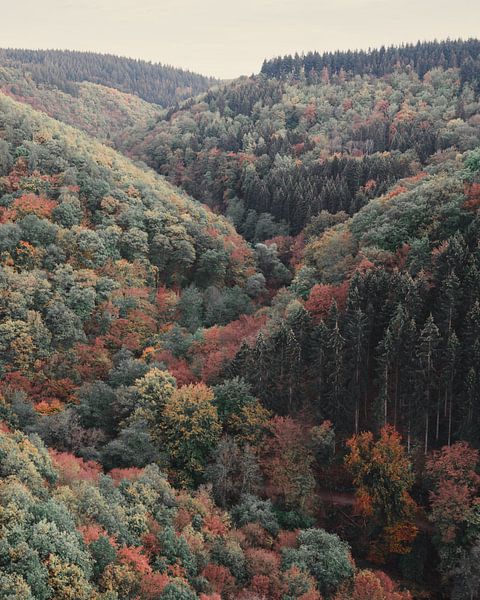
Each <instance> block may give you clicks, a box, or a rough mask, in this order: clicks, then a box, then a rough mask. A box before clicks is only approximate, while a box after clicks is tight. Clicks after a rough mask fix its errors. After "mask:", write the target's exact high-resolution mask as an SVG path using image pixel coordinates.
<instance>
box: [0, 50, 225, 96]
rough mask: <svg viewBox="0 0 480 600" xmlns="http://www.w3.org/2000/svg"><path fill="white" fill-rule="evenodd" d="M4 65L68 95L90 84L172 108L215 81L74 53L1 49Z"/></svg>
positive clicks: (164, 67)
mask: <svg viewBox="0 0 480 600" xmlns="http://www.w3.org/2000/svg"><path fill="white" fill-rule="evenodd" d="M0 65H1V66H4V67H12V68H16V69H21V70H22V71H23V72H24V73H25V74H28V76H29V77H31V78H32V79H33V80H34V81H35V82H36V83H37V84H44V85H47V86H49V87H55V88H58V89H60V90H62V91H64V92H66V93H68V94H71V95H75V94H78V92H79V86H78V83H82V82H84V81H88V82H90V83H98V84H101V85H104V86H106V87H111V88H114V89H117V90H119V91H121V92H125V93H128V94H133V95H136V96H138V97H139V98H142V99H143V100H145V101H147V102H151V103H154V104H160V105H163V106H170V105H172V104H175V102H177V101H179V100H182V99H184V98H189V97H190V96H195V95H197V94H199V93H201V92H203V91H205V90H207V89H208V88H209V87H210V86H211V85H212V84H213V83H214V82H215V80H214V79H213V78H210V77H204V76H203V75H197V74H196V73H191V72H190V71H184V70H182V69H176V68H174V67H170V66H167V65H161V64H159V63H150V62H145V61H142V60H134V59H131V58H123V57H120V56H114V55H111V54H95V53H94V52H75V51H72V50H24V49H15V48H4V49H0Z"/></svg>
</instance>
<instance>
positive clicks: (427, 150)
mask: <svg viewBox="0 0 480 600" xmlns="http://www.w3.org/2000/svg"><path fill="white" fill-rule="evenodd" d="M479 48H480V42H478V41H477V40H469V41H466V42H445V43H437V42H432V43H425V44H419V45H415V46H404V47H401V48H389V49H379V50H374V51H371V52H343V53H342V52H336V53H331V54H326V55H319V54H312V55H306V56H303V57H302V56H296V57H294V58H292V57H290V58H289V57H286V58H284V59H276V60H274V61H270V62H268V63H266V64H265V65H264V67H263V69H262V74H260V75H257V76H254V77H249V78H242V79H238V80H236V81H233V82H231V83H228V84H226V85H222V86H217V87H215V88H212V89H210V90H209V91H208V92H207V93H205V94H204V95H202V96H201V97H199V98H197V99H195V100H190V101H186V102H184V103H183V104H181V105H180V107H179V108H176V109H171V110H170V111H168V112H167V111H165V112H164V113H162V114H161V115H160V116H158V117H156V123H155V124H150V123H149V124H147V125H146V126H142V125H140V127H139V128H134V130H133V131H132V130H130V131H128V132H126V133H125V134H122V147H123V148H124V149H125V150H126V151H128V152H129V153H131V155H132V156H134V157H136V158H141V159H142V160H144V161H145V162H147V163H148V164H150V165H151V166H152V167H153V168H155V169H156V170H157V171H159V172H160V173H162V174H164V175H166V176H167V177H168V178H169V180H170V181H172V182H173V183H175V184H176V185H180V186H182V187H183V188H184V189H185V190H186V191H187V192H188V193H189V194H190V195H192V196H194V197H195V198H197V199H199V200H201V201H203V202H205V203H206V204H208V205H209V206H210V207H212V208H213V209H214V210H216V211H219V212H224V213H225V214H228V215H229V216H230V218H231V219H232V221H233V222H234V223H235V225H236V227H237V229H238V231H239V232H240V233H242V235H244V236H245V237H246V238H247V239H248V240H253V241H262V240H264V239H268V238H269V237H275V236H278V235H282V234H285V233H287V234H290V235H296V234H298V233H300V232H301V231H302V230H303V228H304V227H305V226H306V225H307V224H308V223H309V221H310V220H311V219H312V217H315V216H316V215H317V214H318V213H319V212H320V211H322V210H328V211H329V212H331V213H339V212H346V213H348V214H350V215H352V214H354V213H355V212H357V211H358V210H359V209H360V208H361V207H362V206H364V205H365V204H366V203H368V202H369V201H370V200H371V199H372V198H373V197H376V196H380V195H382V194H383V193H384V192H386V190H387V189H388V187H389V186H390V185H391V184H392V183H393V182H394V181H395V180H397V179H401V178H402V177H406V176H408V175H414V174H415V173H416V172H418V170H419V169H421V168H422V167H423V166H424V165H426V164H428V162H429V161H430V160H431V157H432V156H434V155H435V154H436V153H437V152H441V151H444V150H447V149H449V148H455V149H456V150H458V151H460V152H464V151H466V150H471V149H473V148H475V147H476V146H477V145H478V140H479V134H480V104H479V97H478V96H479V91H480V90H479V84H478V82H479V74H480V66H479V65H480V63H479V60H478V52H479Z"/></svg>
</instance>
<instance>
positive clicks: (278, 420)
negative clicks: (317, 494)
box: [261, 417, 315, 512]
mask: <svg viewBox="0 0 480 600" xmlns="http://www.w3.org/2000/svg"><path fill="white" fill-rule="evenodd" d="M268 429H269V434H270V435H269V436H268V437H267V439H266V440H265V443H264V446H263V449H262V463H261V464H262V468H263V471H264V473H265V475H266V477H267V486H268V488H269V489H270V494H272V495H273V496H277V497H278V498H279V499H281V500H282V501H283V502H284V504H285V506H286V507H287V508H291V509H299V510H300V511H301V512H302V511H308V510H309V509H310V508H311V504H312V500H313V491H314V489H315V478H314V476H313V471H312V465H313V462H314V457H313V454H312V452H311V449H310V447H309V443H308V442H309V440H308V437H307V435H306V431H305V430H304V428H303V427H302V426H301V425H300V423H298V422H296V421H294V420H293V419H292V418H291V417H274V418H273V419H272V420H271V421H270V424H269V428H268Z"/></svg>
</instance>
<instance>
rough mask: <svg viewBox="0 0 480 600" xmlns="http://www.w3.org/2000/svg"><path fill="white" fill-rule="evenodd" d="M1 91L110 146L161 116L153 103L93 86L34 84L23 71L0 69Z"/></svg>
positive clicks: (110, 89)
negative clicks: (65, 88)
mask: <svg viewBox="0 0 480 600" xmlns="http://www.w3.org/2000/svg"><path fill="white" fill-rule="evenodd" d="M0 91H1V92H2V93H3V94H6V95H8V96H10V97H12V98H14V99H15V100H17V101H19V102H23V103H24V104H28V105H30V106H32V107H33V108H35V109H36V110H39V111H41V112H44V113H46V114H47V115H49V116H50V117H53V118H54V119H57V120H59V121H62V122H63V123H66V124H68V125H72V126H73V127H76V128H78V129H80V130H82V131H85V132H86V133H88V134H89V135H91V136H93V137H95V138H97V139H99V140H100V141H102V142H103V143H107V144H108V145H112V146H115V143H116V139H117V137H118V136H119V135H123V134H124V132H125V130H126V129H128V128H130V127H134V126H136V127H145V126H146V125H147V124H148V123H149V121H150V120H151V119H153V118H154V117H155V116H156V115H158V114H159V113H160V108H159V107H158V106H156V105H155V104H151V103H149V102H145V101H143V100H141V99H140V98H138V97H137V96H134V95H132V94H125V93H123V92H120V91H118V90H116V89H114V88H108V87H105V86H102V85H99V84H95V83H85V82H83V83H79V84H77V86H76V90H75V93H74V94H72V93H68V91H63V90H61V89H59V88H58V87H56V86H54V85H48V84H45V83H38V82H36V81H35V80H34V79H33V78H32V76H31V75H30V74H29V73H28V72H25V70H24V69H23V68H12V67H0Z"/></svg>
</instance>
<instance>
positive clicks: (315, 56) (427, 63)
mask: <svg viewBox="0 0 480 600" xmlns="http://www.w3.org/2000/svg"><path fill="white" fill-rule="evenodd" d="M479 57H480V40H477V39H469V40H466V41H463V40H446V41H442V42H438V41H433V42H417V43H416V44H403V45H402V46H389V47H388V48H386V47H385V46H381V47H380V48H375V49H372V50H347V51H341V50H337V51H336V52H325V53H324V54H320V53H319V52H308V53H307V54H302V55H300V54H295V55H294V56H292V55H286V56H283V57H282V56H278V57H276V58H273V59H271V60H265V61H264V63H263V66H262V71H261V72H262V73H263V74H264V75H268V76H269V77H286V76H290V75H294V76H299V75H300V74H301V73H303V74H304V75H305V76H306V77H307V78H311V79H315V78H316V77H318V76H320V74H321V72H322V70H323V69H327V70H328V72H329V73H330V74H333V73H339V72H340V71H341V70H343V71H346V72H348V73H351V74H354V75H376V76H377V77H381V76H383V75H386V74H388V73H393V72H394V71H395V70H398V69H399V68H405V67H409V68H410V69H411V70H413V71H415V72H416V73H417V74H418V75H419V76H420V77H423V75H425V73H426V72H427V71H430V69H433V68H435V67H441V68H444V69H450V68H461V70H462V79H463V78H466V79H469V80H471V79H472V72H473V71H475V72H476V76H477V85H478V81H479V76H480V60H479Z"/></svg>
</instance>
